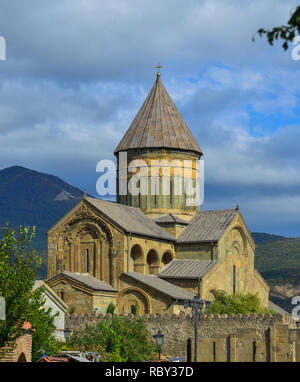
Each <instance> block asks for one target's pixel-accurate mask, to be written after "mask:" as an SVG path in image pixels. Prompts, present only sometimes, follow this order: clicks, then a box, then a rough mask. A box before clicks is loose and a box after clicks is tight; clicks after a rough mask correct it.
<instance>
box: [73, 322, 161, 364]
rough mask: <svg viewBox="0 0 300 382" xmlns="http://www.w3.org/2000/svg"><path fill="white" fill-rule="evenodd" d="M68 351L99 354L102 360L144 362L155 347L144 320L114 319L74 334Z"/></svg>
mask: <svg viewBox="0 0 300 382" xmlns="http://www.w3.org/2000/svg"><path fill="white" fill-rule="evenodd" d="M66 346H67V347H68V349H69V350H79V351H90V352H98V353H100V354H101V361H112V362H127V361H128V362H143V361H146V360H147V359H148V358H149V356H150V355H151V354H152V353H153V351H154V349H155V347H154V344H153V343H152V341H151V339H150V337H149V334H148V331H147V329H146V327H145V324H144V321H143V319H142V318H137V319H134V320H130V319H129V318H128V317H125V316H124V317H118V316H113V317H112V319H110V320H102V321H100V322H98V323H97V324H94V325H86V326H85V327H84V328H81V329H78V330H76V331H74V332H73V335H72V337H71V338H70V339H69V340H68V341H67V343H66Z"/></svg>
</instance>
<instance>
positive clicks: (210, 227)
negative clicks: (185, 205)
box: [177, 209, 239, 243]
mask: <svg viewBox="0 0 300 382" xmlns="http://www.w3.org/2000/svg"><path fill="white" fill-rule="evenodd" d="M238 214H239V210H238V209H232V210H210V211H198V212H197V214H196V215H195V216H194V217H193V219H192V220H191V221H190V223H189V225H188V226H187V227H186V228H185V230H184V231H183V232H182V233H181V234H180V235H179V236H178V238H177V242H178V243H191V242H211V241H218V240H219V239H220V237H221V236H222V234H223V233H224V232H225V230H226V229H227V228H228V227H229V225H230V224H231V222H232V221H233V219H234V218H235V217H236V215H238Z"/></svg>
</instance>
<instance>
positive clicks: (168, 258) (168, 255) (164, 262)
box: [161, 252, 173, 266]
mask: <svg viewBox="0 0 300 382" xmlns="http://www.w3.org/2000/svg"><path fill="white" fill-rule="evenodd" d="M172 260H173V256H172V255H171V253H170V252H165V253H164V255H163V257H162V259H161V262H162V265H163V266H165V265H167V264H168V263H169V262H170V261H172Z"/></svg>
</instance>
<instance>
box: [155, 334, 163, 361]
mask: <svg viewBox="0 0 300 382" xmlns="http://www.w3.org/2000/svg"><path fill="white" fill-rule="evenodd" d="M153 337H154V338H155V341H156V345H157V346H158V359H159V360H160V352H161V347H162V345H163V343H164V337H165V336H164V335H163V334H162V333H161V332H160V330H159V331H158V333H157V334H155V335H154V336H153Z"/></svg>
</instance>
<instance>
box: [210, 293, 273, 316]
mask: <svg viewBox="0 0 300 382" xmlns="http://www.w3.org/2000/svg"><path fill="white" fill-rule="evenodd" d="M207 313H212V314H230V313H233V314H236V313H244V314H245V313H263V314H267V313H274V311H273V310H272V309H269V308H266V307H263V306H262V305H261V303H260V300H259V298H258V296H257V294H255V295H252V294H250V293H247V294H244V295H243V294H233V295H228V294H227V293H226V292H224V291H217V292H215V299H214V301H213V302H212V304H211V306H210V308H209V309H208V310H207Z"/></svg>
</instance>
